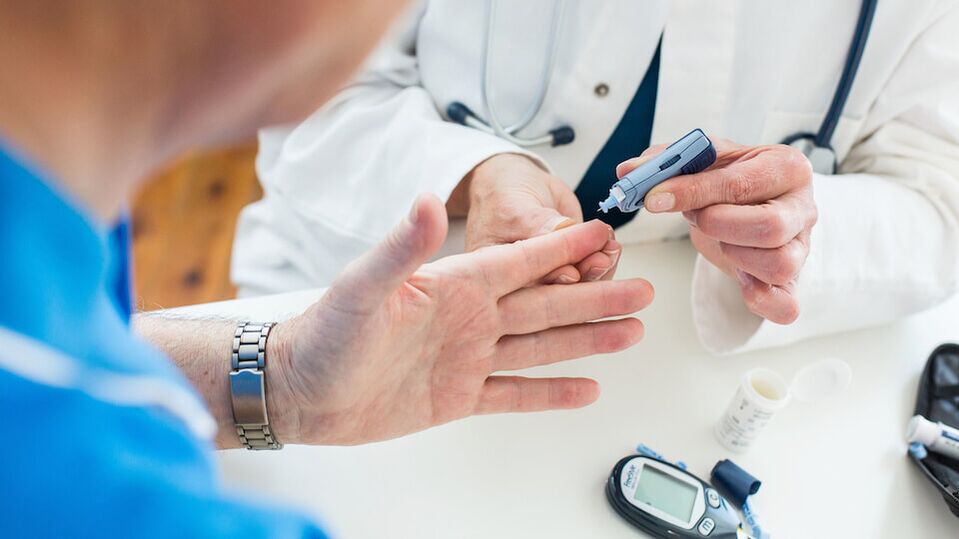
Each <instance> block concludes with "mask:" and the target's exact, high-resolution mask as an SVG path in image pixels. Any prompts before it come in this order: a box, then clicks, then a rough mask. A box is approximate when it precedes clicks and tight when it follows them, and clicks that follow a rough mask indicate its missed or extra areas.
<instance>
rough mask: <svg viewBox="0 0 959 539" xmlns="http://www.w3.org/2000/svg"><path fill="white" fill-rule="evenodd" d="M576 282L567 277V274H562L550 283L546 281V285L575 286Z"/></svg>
mask: <svg viewBox="0 0 959 539" xmlns="http://www.w3.org/2000/svg"><path fill="white" fill-rule="evenodd" d="M575 282H576V279H574V278H573V277H570V276H569V275H566V274H565V273H561V274H559V275H557V276H556V277H553V278H552V279H550V280H548V281H544V283H545V284H573V283H575Z"/></svg>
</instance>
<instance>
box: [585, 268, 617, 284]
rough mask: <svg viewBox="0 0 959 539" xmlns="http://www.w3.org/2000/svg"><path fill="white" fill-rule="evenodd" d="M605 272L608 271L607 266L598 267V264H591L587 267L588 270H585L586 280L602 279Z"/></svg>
mask: <svg viewBox="0 0 959 539" xmlns="http://www.w3.org/2000/svg"><path fill="white" fill-rule="evenodd" d="M610 267H612V266H610ZM607 273H609V268H600V267H598V266H593V267H591V268H589V271H587V272H586V280H587V281H598V280H600V279H602V278H603V277H605V276H606V274H607Z"/></svg>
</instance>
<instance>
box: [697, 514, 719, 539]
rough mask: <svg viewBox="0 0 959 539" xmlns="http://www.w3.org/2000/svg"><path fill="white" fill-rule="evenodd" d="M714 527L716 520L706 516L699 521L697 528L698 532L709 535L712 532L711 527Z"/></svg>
mask: <svg viewBox="0 0 959 539" xmlns="http://www.w3.org/2000/svg"><path fill="white" fill-rule="evenodd" d="M715 527H716V522H715V521H714V520H713V519H711V518H709V517H706V518H704V519H703V521H702V522H700V523H699V528H697V529H698V530H699V533H700V534H702V535H709V534H710V533H712V532H713V529H714V528H715Z"/></svg>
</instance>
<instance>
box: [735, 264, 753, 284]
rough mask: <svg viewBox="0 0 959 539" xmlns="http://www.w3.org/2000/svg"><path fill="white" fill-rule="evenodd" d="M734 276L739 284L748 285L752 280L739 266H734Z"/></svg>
mask: <svg viewBox="0 0 959 539" xmlns="http://www.w3.org/2000/svg"><path fill="white" fill-rule="evenodd" d="M736 278H737V279H739V284H741V285H743V286H746V285H748V284H749V283H751V282H752V280H753V278H752V276H751V275H749V274H748V273H746V272H745V271H743V270H741V269H739V268H736Z"/></svg>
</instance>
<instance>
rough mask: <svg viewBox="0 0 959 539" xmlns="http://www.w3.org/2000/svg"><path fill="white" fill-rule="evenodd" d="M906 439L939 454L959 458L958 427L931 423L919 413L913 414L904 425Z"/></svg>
mask: <svg viewBox="0 0 959 539" xmlns="http://www.w3.org/2000/svg"><path fill="white" fill-rule="evenodd" d="M906 440H907V441H909V442H910V443H912V442H919V443H921V444H922V445H924V446H926V449H928V450H929V451H933V452H935V453H939V454H940V455H946V456H947V457H952V458H954V459H959V429H955V428H952V427H950V426H949V425H944V424H942V423H933V422H932V421H929V420H928V419H926V418H925V417H922V416H921V415H917V416H913V418H912V419H910V420H909V426H908V427H906Z"/></svg>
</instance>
